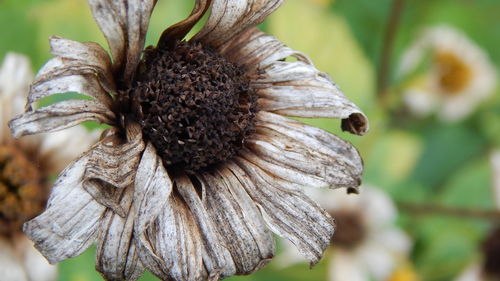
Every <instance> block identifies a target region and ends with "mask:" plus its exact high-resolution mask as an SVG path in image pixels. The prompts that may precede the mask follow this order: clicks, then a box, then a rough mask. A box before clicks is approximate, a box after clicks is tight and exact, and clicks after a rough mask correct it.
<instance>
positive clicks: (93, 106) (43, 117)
mask: <svg viewBox="0 0 500 281" xmlns="http://www.w3.org/2000/svg"><path fill="white" fill-rule="evenodd" d="M114 119H115V115H114V113H113V112H112V111H110V110H109V109H108V108H107V107H106V106H104V105H103V104H102V103H100V102H97V101H92V100H67V101H62V102H58V103H56V104H52V105H49V106H46V107H42V108H40V109H37V110H34V111H28V112H26V113H24V114H22V115H20V116H17V117H16V118H14V119H12V120H11V121H10V122H9V127H10V129H11V130H12V135H13V136H14V137H15V138H19V137H22V136H26V135H33V134H38V133H48V132H54V131H59V130H63V129H66V128H69V127H73V126H75V125H78V124H79V123H82V122H85V121H96V122H98V123H103V124H113V123H114Z"/></svg>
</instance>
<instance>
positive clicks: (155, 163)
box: [134, 143, 172, 236]
mask: <svg viewBox="0 0 500 281" xmlns="http://www.w3.org/2000/svg"><path fill="white" fill-rule="evenodd" d="M134 186H135V191H134V206H135V209H136V210H137V217H136V220H135V226H134V230H135V233H136V236H139V235H140V234H142V233H143V232H144V230H145V229H146V228H148V227H149V225H150V224H151V223H152V222H153V221H154V220H155V219H156V218H157V217H158V215H159V214H160V213H161V212H162V210H163V208H164V206H165V204H167V198H168V197H169V196H170V193H171V192H172V181H171V180H170V177H169V175H168V173H167V170H166V169H165V167H163V163H162V160H161V158H160V157H159V156H158V155H157V154H156V149H155V148H154V146H153V145H152V144H151V143H148V145H147V146H146V149H145V150H144V153H143V154H142V159H141V162H140V164H139V167H138V168H137V175H136V177H135V183H134Z"/></svg>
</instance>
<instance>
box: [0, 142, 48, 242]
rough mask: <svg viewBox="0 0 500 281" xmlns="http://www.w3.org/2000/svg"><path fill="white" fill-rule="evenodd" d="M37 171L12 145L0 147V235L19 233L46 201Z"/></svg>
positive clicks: (44, 191) (38, 171)
mask: <svg viewBox="0 0 500 281" xmlns="http://www.w3.org/2000/svg"><path fill="white" fill-rule="evenodd" d="M47 194H48V192H47V190H46V187H45V185H44V184H43V178H42V173H41V172H40V169H39V168H38V167H37V166H36V165H35V163H33V162H32V161H30V159H29V157H27V155H26V154H25V153H23V152H22V151H21V150H20V149H18V148H17V147H16V146H13V145H0V235H3V236H8V235H12V234H14V233H16V232H19V231H21V227H22V224H23V223H24V222H26V221H27V220H29V219H31V218H32V217H34V216H36V215H37V214H38V213H40V211H41V210H43V208H44V206H45V202H46V200H47Z"/></svg>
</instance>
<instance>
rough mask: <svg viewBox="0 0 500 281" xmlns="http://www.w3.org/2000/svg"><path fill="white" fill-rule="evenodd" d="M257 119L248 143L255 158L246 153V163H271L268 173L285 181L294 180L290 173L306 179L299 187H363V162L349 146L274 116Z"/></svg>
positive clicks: (337, 139) (261, 115)
mask: <svg viewBox="0 0 500 281" xmlns="http://www.w3.org/2000/svg"><path fill="white" fill-rule="evenodd" d="M257 119H258V121H257V125H256V133H255V134H254V135H253V136H252V137H251V138H250V139H248V140H246V141H245V143H246V147H247V148H249V149H250V150H251V151H252V152H253V153H254V154H255V155H251V154H250V153H244V154H243V155H245V156H244V157H245V158H246V159H247V160H249V161H254V160H255V161H258V162H259V163H265V162H268V163H269V165H268V166H269V167H270V169H268V170H267V172H268V173H271V174H274V175H276V176H278V177H281V178H283V179H288V180H291V179H292V178H289V177H288V171H293V173H294V174H296V175H297V176H299V175H304V178H305V179H306V180H305V182H301V181H298V182H297V183H299V184H305V185H313V183H314V182H317V181H318V182H324V183H325V184H326V185H325V186H324V187H330V188H335V187H347V188H355V187H357V186H359V185H360V184H361V176H362V172H363V162H362V160H361V157H360V155H359V153H358V151H357V150H356V149H355V148H354V147H353V146H352V145H351V144H350V143H349V142H347V141H344V140H342V139H340V138H339V137H337V136H335V135H332V134H330V133H328V132H326V131H323V130H321V129H319V128H315V127H312V126H308V125H306V124H304V123H302V122H298V121H293V120H290V119H287V118H285V117H282V116H279V115H276V114H273V113H268V112H263V111H261V112H259V113H258V114H257ZM257 158H260V159H257ZM255 161H254V162H255ZM274 167H278V168H276V169H274ZM282 171H284V172H282ZM311 179H313V180H311Z"/></svg>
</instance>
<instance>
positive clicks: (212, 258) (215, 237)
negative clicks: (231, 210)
mask: <svg viewBox="0 0 500 281" xmlns="http://www.w3.org/2000/svg"><path fill="white" fill-rule="evenodd" d="M175 184H176V185H177V191H178V192H179V194H180V195H181V197H182V199H183V200H184V201H185V202H186V205H187V206H188V207H189V209H190V210H191V213H192V214H193V217H194V220H195V221H196V223H197V224H198V227H199V229H200V235H201V238H202V243H203V262H204V264H205V267H206V269H207V271H208V273H209V275H210V276H217V278H221V279H222V278H224V277H228V276H231V275H234V274H235V272H236V267H235V264H234V261H233V259H232V257H231V253H230V252H229V250H228V246H227V245H225V244H224V241H223V240H222V238H221V237H220V236H219V233H218V232H217V230H216V225H215V223H214V221H212V219H210V217H209V215H208V213H207V210H206V209H205V207H204V206H203V203H202V200H201V199H200V197H199V195H198V193H197V191H196V187H195V186H194V185H193V183H192V182H191V180H190V179H189V178H187V177H186V176H181V177H177V178H175ZM198 188H202V190H206V188H205V187H198ZM202 192H203V191H202ZM202 197H205V196H202Z"/></svg>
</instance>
